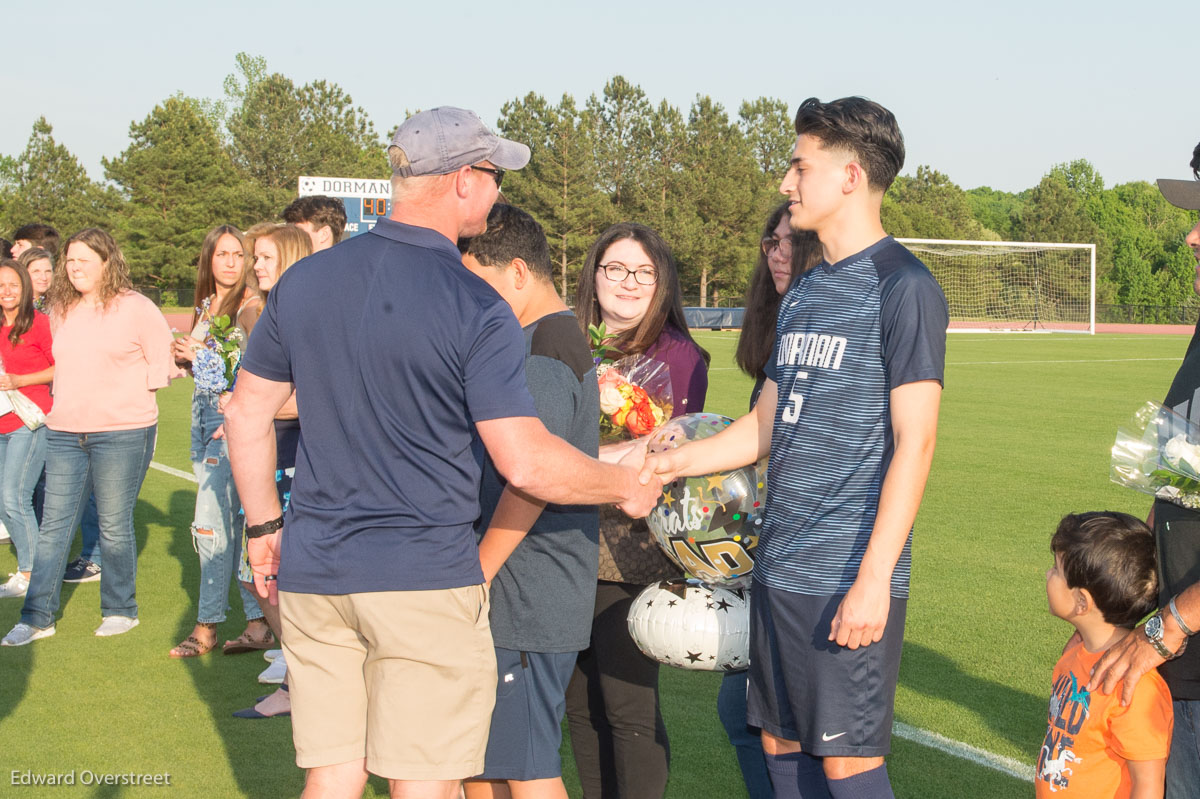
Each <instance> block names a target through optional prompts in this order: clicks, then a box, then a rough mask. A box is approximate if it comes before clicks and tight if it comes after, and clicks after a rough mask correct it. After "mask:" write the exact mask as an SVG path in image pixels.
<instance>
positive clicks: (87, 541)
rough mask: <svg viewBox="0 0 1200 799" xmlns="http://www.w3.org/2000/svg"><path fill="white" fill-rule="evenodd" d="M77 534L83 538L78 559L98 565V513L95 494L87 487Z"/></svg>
mask: <svg viewBox="0 0 1200 799" xmlns="http://www.w3.org/2000/svg"><path fill="white" fill-rule="evenodd" d="M79 532H80V535H82V536H83V547H82V548H81V549H80V550H79V557H81V558H83V559H84V560H90V561H91V562H92V563H95V564H96V565H97V566H99V565H100V557H101V556H100V511H98V510H96V492H95V491H93V490H92V489H91V486H88V501H87V505H85V506H84V508H83V518H82V519H81V520H80V521H79Z"/></svg>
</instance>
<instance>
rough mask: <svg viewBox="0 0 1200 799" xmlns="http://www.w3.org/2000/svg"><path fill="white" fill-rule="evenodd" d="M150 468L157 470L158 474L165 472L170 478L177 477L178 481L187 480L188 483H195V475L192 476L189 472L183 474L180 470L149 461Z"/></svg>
mask: <svg viewBox="0 0 1200 799" xmlns="http://www.w3.org/2000/svg"><path fill="white" fill-rule="evenodd" d="M150 468H151V469H157V470H158V471H160V472H166V473H167V474H169V475H171V476H172V477H178V478H179V479H180V480H187V481H188V482H189V483H194V482H196V475H194V474H192V473H191V472H185V471H183V470H182V469H175V468H172V467H170V466H166V465H164V464H161V463H159V462H158V461H150Z"/></svg>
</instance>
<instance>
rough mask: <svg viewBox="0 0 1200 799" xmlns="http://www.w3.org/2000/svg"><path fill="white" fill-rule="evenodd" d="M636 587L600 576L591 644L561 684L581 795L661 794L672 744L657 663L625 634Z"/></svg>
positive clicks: (649, 798)
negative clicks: (660, 698)
mask: <svg viewBox="0 0 1200 799" xmlns="http://www.w3.org/2000/svg"><path fill="white" fill-rule="evenodd" d="M641 590H642V587H641V586H636V585H629V584H626V583H610V582H605V581H601V582H600V584H599V585H598V586H597V588H596V613H595V616H594V618H593V620H592V640H591V646H589V647H588V648H587V649H585V650H584V651H582V652H580V653H579V660H578V661H577V662H576V664H575V674H574V675H572V677H571V684H570V685H569V686H568V688H567V724H568V729H569V730H570V732H571V748H572V750H573V751H574V753H575V766H576V768H577V769H578V770H579V782H580V783H581V784H582V786H583V796H584V799H660V798H661V797H662V795H663V793H664V792H665V791H666V788H667V767H668V765H669V763H670V761H671V748H670V744H669V743H668V741H667V728H666V725H664V724H663V719H662V713H661V712H660V711H659V706H658V663H657V662H655V661H653V660H651V659H650V658H648V657H646V656H645V655H643V654H642V652H641V650H640V649H638V648H637V644H635V643H634V642H633V639H632V638H630V637H629V625H628V623H627V621H626V618H627V617H628V615H629V606H630V605H631V604H632V603H633V599H634V597H636V596H637V595H638V593H639V592H640V591H641Z"/></svg>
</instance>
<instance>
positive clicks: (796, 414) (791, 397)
mask: <svg viewBox="0 0 1200 799" xmlns="http://www.w3.org/2000/svg"><path fill="white" fill-rule="evenodd" d="M807 379H808V372H796V379H795V381H793V382H792V390H791V391H789V392H788V398H787V403H788V404H787V407H785V408H784V409H783V421H785V422H787V423H788V424H795V423H796V420H797V419H799V418H800V408H801V407H802V406H803V405H804V395H803V394H801V393H800V388H801V386H800V381H801V380H807Z"/></svg>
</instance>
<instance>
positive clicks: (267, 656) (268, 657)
mask: <svg viewBox="0 0 1200 799" xmlns="http://www.w3.org/2000/svg"><path fill="white" fill-rule="evenodd" d="M282 654H283V650H282V649H268V650H267V651H266V652H263V660H265V661H267V662H268V663H270V662H271V661H272V660H274V659H275V658H277V657H279V656H280V655H282Z"/></svg>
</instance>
